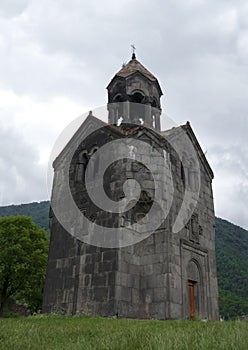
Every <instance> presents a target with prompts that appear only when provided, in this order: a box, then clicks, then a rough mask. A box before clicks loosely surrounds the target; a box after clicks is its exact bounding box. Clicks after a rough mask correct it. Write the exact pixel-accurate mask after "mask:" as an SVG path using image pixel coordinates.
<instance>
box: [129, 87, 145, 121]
mask: <svg viewBox="0 0 248 350" xmlns="http://www.w3.org/2000/svg"><path fill="white" fill-rule="evenodd" d="M130 102H131V103H130V117H131V122H133V123H135V124H143V123H144V120H145V104H144V96H143V95H142V93H140V92H135V93H134V94H133V95H131V97H130Z"/></svg>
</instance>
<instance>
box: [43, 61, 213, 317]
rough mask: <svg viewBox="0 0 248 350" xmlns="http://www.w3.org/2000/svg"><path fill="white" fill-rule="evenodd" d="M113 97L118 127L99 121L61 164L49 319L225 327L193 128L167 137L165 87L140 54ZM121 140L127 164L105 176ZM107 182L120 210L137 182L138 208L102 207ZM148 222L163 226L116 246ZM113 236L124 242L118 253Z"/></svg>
mask: <svg viewBox="0 0 248 350" xmlns="http://www.w3.org/2000/svg"><path fill="white" fill-rule="evenodd" d="M107 90H108V104H107V108H108V118H109V120H108V121H109V123H108V124H106V123H104V122H102V121H101V120H100V119H98V118H95V117H94V116H93V115H92V113H90V115H89V116H88V117H87V119H86V120H85V121H84V122H83V123H82V125H81V126H80V128H79V129H78V130H77V132H76V133H75V134H74V136H73V137H72V138H71V140H70V141H69V143H68V144H67V145H66V146H65V147H64V149H63V151H62V152H61V153H60V154H59V155H58V157H57V158H56V159H55V161H54V163H53V167H54V182H53V190H52V198H51V212H50V230H51V240H50V250H49V260H48V266H47V275H46V283H45V289H44V300H43V312H52V311H59V312H63V313H67V314H76V313H78V314H80V313H90V314H93V315H101V316H116V315H117V316H118V317H129V318H130V317H132V318H145V319H149V318H153V319H189V318H190V317H191V316H193V315H199V316H200V317H202V318H207V319H209V320H217V319H218V289H217V276H216V261H215V230H214V226H215V215H214V204H213V193H212V180H213V172H212V169H211V167H210V165H209V163H208V161H207V159H206V157H205V154H204V153H203V151H202V149H201V147H200V145H199V142H198V140H197V138H196V136H195V134H194V132H193V130H192V128H191V125H190V123H189V122H187V123H186V124H185V125H182V126H178V127H176V128H172V129H169V130H164V131H162V130H161V124H160V117H161V104H160V98H161V96H162V91H161V88H160V85H159V83H158V80H157V79H156V78H155V77H154V75H153V74H152V73H150V72H149V71H148V70H147V69H146V68H145V67H144V66H143V65H142V64H141V63H140V62H139V61H138V60H137V59H136V57H135V54H133V56H132V59H131V60H130V62H129V63H127V64H126V65H123V67H122V69H121V70H120V71H119V72H117V73H116V74H115V75H114V77H113V79H112V80H111V81H110V83H109V85H108V86H107ZM114 141H118V142H119V141H120V142H121V144H123V145H124V149H123V151H124V152H123V154H124V155H125V156H123V159H121V157H120V156H119V155H118V159H117V160H115V161H113V162H111V163H108V164H109V165H108V167H107V169H106V171H105V172H104V174H103V176H102V175H101V171H100V170H101V166H102V165H103V164H104V163H105V164H106V162H105V160H106V159H105V158H106V157H107V158H108V159H112V158H111V156H112V154H113V155H114V154H116V153H118V152H117V151H116V149H115V147H114V146H110V148H109V151H108V152H103V153H100V156H99V155H98V154H99V153H98V152H99V151H100V150H101V149H102V148H104V147H105V146H106V145H108V144H112V142H114ZM132 142H134V143H133V145H132ZM116 144H117V143H116ZM137 144H139V145H141V146H140V147H139V146H137V147H136V145H137ZM130 145H131V146H130ZM125 147H126V148H128V151H127V150H126V149H125ZM113 159H114V158H113ZM151 169H152V170H151ZM87 174H88V175H87ZM87 176H88V178H89V179H88V183H87V184H86V182H87V181H86V179H87ZM100 176H102V177H101V178H102V179H103V180H102V183H101V184H102V187H103V188H104V195H106V196H107V197H109V198H111V200H112V202H114V203H116V207H117V206H118V205H119V203H120V202H121V203H122V202H123V200H125V199H126V197H127V191H125V185H126V183H127V182H128V181H129V184H130V183H132V184H133V186H134V188H133V190H136V189H137V188H139V189H140V192H139V196H138V199H137V201H136V202H134V203H131V204H132V205H129V206H127V207H125V210H124V211H123V213H121V214H120V212H114V211H113V212H108V211H107V210H106V208H105V207H104V206H100V205H97V203H94V202H93V201H92V199H91V197H90V196H89V194H88V191H89V190H91V189H93V190H94V191H95V192H94V193H95V194H97V192H100V187H99V186H100V185H99V182H98V179H99V177H100ZM137 183H138V185H137ZM98 190H99V191H98ZM130 191H131V192H132V187H131V185H130V187H129V192H130ZM170 196H171V197H172V198H171V197H170ZM158 197H159V198H160V199H159V200H158ZM170 198H171V201H170V200H169V199H170ZM70 202H73V205H71V206H68V203H70ZM154 203H155V204H154ZM75 208H76V209H75ZM154 208H155V209H154ZM152 209H153V211H152ZM162 209H163V210H162ZM165 212H166V215H165V214H164V213H165ZM75 213H76V214H75ZM78 213H79V214H80V215H79V216H80V220H78ZM150 213H152V214H150ZM81 214H82V215H81ZM147 214H150V216H147ZM147 217H148V218H149V220H147V222H146V221H145V218H147ZM86 219H87V220H86ZM144 222H146V224H147V226H149V225H150V223H153V222H154V223H155V225H156V228H155V229H154V230H150V231H151V232H149V235H148V236H146V237H145V238H144V239H142V240H140V239H138V240H136V241H134V243H133V241H132V242H130V243H129V244H126V245H118V244H116V245H114V244H113V243H115V238H116V241H117V243H118V238H117V232H118V230H120V229H122V228H123V227H125V228H127V231H125V232H126V234H127V235H128V234H129V231H128V230H129V228H130V227H133V226H132V225H134V226H135V225H136V227H138V225H141V223H144ZM149 227H150V226H149ZM99 228H100V230H99ZM105 228H107V229H109V228H111V229H112V231H113V233H114V235H115V234H116V237H114V239H113V241H114V242H112V241H111V242H110V244H109V245H106V244H105V243H106V241H105V240H104V239H105V236H104V234H105V231H104V229H105ZM89 237H90V238H92V240H89V239H88V238H89ZM123 237H124V239H125V237H126V236H125V235H124V236H123ZM135 237H138V238H139V232H138V234H137V235H136V236H135ZM94 238H95V241H93V239H94ZM100 242H102V244H100Z"/></svg>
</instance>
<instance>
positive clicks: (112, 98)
mask: <svg viewBox="0 0 248 350" xmlns="http://www.w3.org/2000/svg"><path fill="white" fill-rule="evenodd" d="M107 90H108V110H109V120H108V121H109V123H110V124H115V125H116V124H117V123H118V120H119V119H121V121H122V122H123V123H130V124H132V123H134V124H140V125H144V126H147V127H149V128H153V129H154V130H157V131H160V130H161V126H160V115H161V105H160V98H161V96H162V94H163V93H162V90H161V88H160V85H159V83H158V80H157V79H156V78H155V77H154V75H153V74H152V73H150V72H149V71H148V70H147V69H146V68H145V67H144V66H143V65H142V64H141V63H140V62H139V61H138V60H137V59H136V56H135V54H133V56H132V59H131V61H129V62H128V63H127V64H126V65H123V67H122V69H121V70H120V71H119V72H118V73H116V75H115V76H114V78H113V79H112V80H111V82H110V83H109V85H108V86H107Z"/></svg>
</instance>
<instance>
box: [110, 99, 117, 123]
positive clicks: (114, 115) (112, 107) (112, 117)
mask: <svg viewBox="0 0 248 350" xmlns="http://www.w3.org/2000/svg"><path fill="white" fill-rule="evenodd" d="M108 122H109V123H110V124H117V113H116V106H115V103H109V104H108Z"/></svg>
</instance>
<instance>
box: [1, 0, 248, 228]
mask: <svg viewBox="0 0 248 350" xmlns="http://www.w3.org/2000/svg"><path fill="white" fill-rule="evenodd" d="M1 5H2V10H1V12H0V55H1V66H0V74H1V78H2V79H1V82H0V89H2V90H5V89H10V90H12V91H13V92H14V93H15V94H16V95H19V96H30V97H31V98H32V99H33V100H37V101H39V102H40V101H41V102H42V101H46V103H49V101H51V100H53V99H54V98H56V97H58V96H66V97H67V98H68V99H71V100H72V101H75V102H76V103H78V104H82V106H83V105H87V106H89V105H90V106H92V108H94V107H96V106H99V105H103V104H105V103H106V97H107V95H106V90H105V87H106V85H107V84H108V82H109V81H110V79H111V78H112V76H113V75H114V74H115V72H116V71H117V70H118V69H119V68H120V66H121V64H122V63H123V62H126V61H128V60H129V59H130V52H131V50H130V44H132V43H135V44H136V46H137V56H138V59H140V61H141V62H142V63H143V64H144V65H145V66H147V68H149V69H150V70H151V71H152V72H153V73H154V74H155V75H156V76H157V77H158V79H159V81H160V84H161V86H162V89H163V91H164V97H163V101H162V102H163V109H164V112H165V113H167V114H168V115H169V116H170V117H171V118H172V119H174V120H175V121H176V122H177V123H178V124H181V123H185V122H186V121H187V120H190V121H191V124H192V126H193V129H194V130H195V132H196V135H197V137H198V138H199V141H200V143H201V145H202V148H203V150H204V151H207V156H208V157H209V160H210V163H211V165H212V166H213V170H214V172H215V174H216V179H215V189H216V190H215V192H216V204H217V205H216V208H217V214H218V213H220V214H221V215H222V216H223V217H227V218H228V217H230V218H232V220H233V221H235V222H236V223H239V222H240V223H242V225H245V226H246V227H248V218H246V217H245V214H244V209H242V208H244V207H245V206H244V205H245V201H246V199H247V194H248V193H247V182H246V178H245V174H247V168H246V164H248V162H247V160H248V159H247V157H246V156H245V154H246V153H245V152H247V149H246V147H247V146H246V144H247V141H246V134H247V130H248V115H247V113H248V111H247V100H248V89H247V76H248V65H247V60H248V49H247V48H248V22H247V16H248V5H247V3H246V2H245V1H243V0H237V1H235V2H233V1H231V0H220V1H213V0H188V1H184V0H169V1H162V0H158V1H153V2H151V1H150V0H143V1H142V6H141V2H140V1H132V0H125V1H124V0H119V1H113V0H107V1H104V2H102V1H99V0H92V1H90V2H88V1H87V2H86V1H79V0H73V1H70V2H68V1H66V0H59V1H58V0H54V1H50V0H44V1H40V2H37V1H31V0H29V1H28V0H26V1H24V0H23V1H14V2H7V1H4V2H3V4H1ZM4 16H5V17H4ZM1 33H5V35H3V34H1ZM82 112H85V111H84V110H82ZM74 117H75V115H72V119H73V118H74ZM54 118H58V121H59V116H54ZM10 157H11V156H10ZM28 157H30V158H29V161H30V162H31V164H32V163H33V164H34V162H35V156H34V154H32V153H31V154H29V155H28ZM28 157H27V159H28ZM13 159H14V161H17V160H16V159H15V158H13ZM227 159H228V161H227ZM17 164H18V162H17ZM27 164H28V160H27V163H26V165H27ZM18 166H19V165H18ZM27 166H28V165H27ZM33 176H34V177H36V178H39V174H38V173H37V172H35V171H34V173H33ZM223 178H224V179H228V181H223ZM6 186H7V183H6ZM33 190H34V191H36V190H35V189H34V188H33ZM24 192H25V191H24ZM20 198H21V195H18V197H16V201H19V200H20ZM227 198H228V199H227ZM14 200H15V199H14V195H13V201H14ZM225 213H226V214H225ZM220 214H219V215H220Z"/></svg>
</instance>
